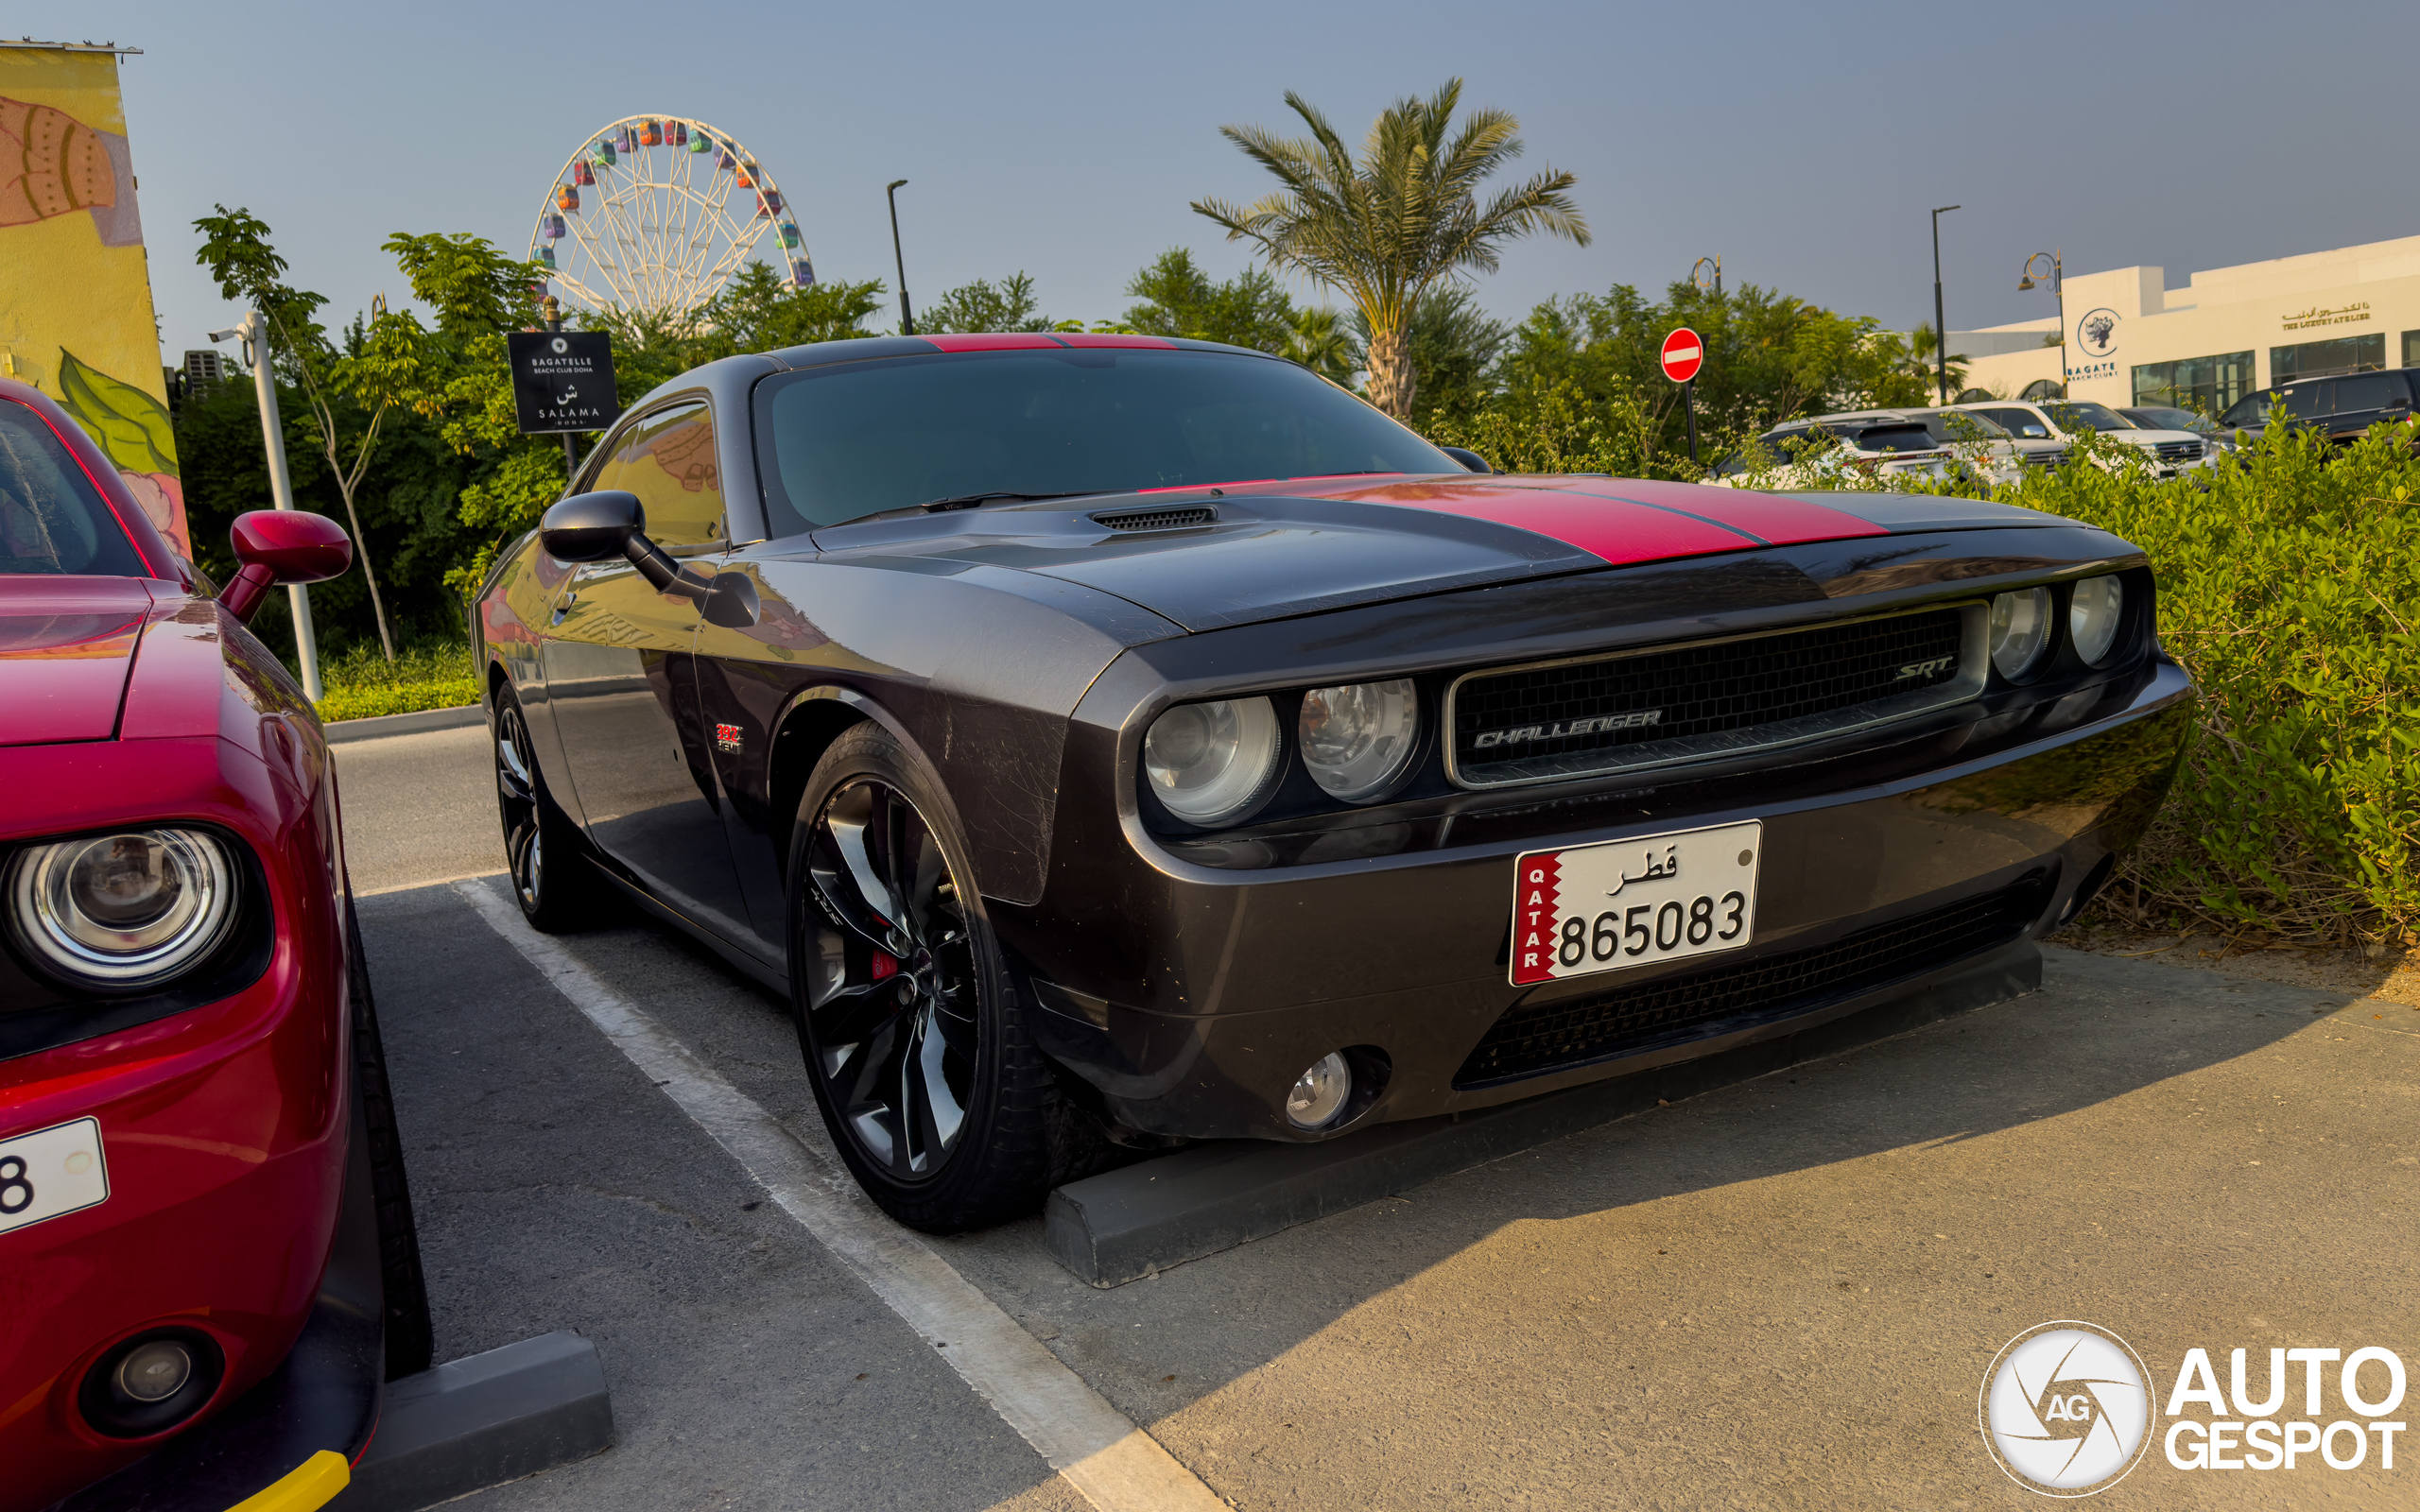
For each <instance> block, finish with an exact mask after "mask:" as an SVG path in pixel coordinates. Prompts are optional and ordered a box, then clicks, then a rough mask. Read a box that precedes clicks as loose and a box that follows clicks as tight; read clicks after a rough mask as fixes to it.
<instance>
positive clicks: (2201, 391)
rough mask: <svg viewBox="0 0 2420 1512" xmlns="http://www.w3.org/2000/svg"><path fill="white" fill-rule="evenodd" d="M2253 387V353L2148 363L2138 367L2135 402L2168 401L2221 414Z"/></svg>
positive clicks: (2209, 412)
mask: <svg viewBox="0 0 2420 1512" xmlns="http://www.w3.org/2000/svg"><path fill="white" fill-rule="evenodd" d="M2252 387H2253V386H2252V353H2251V352H2221V353H2220V354H2219V355H2217V356H2215V357H2186V358H2184V359H2182V360H2180V361H2177V362H2147V363H2145V364H2143V365H2142V366H2141V367H2139V368H2137V369H2135V404H2168V405H2173V406H2175V407H2177V408H2180V409H2190V410H2194V411H2196V412H2198V413H2200V414H2204V415H2215V414H2217V413H2218V412H2219V411H2221V410H2222V409H2224V408H2226V407H2227V406H2228V405H2229V404H2234V403H2235V402H2236V401H2237V400H2238V399H2241V398H2242V397H2243V396H2244V395H2246V394H2248V393H2250V392H2252Z"/></svg>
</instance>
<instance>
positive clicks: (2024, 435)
mask: <svg viewBox="0 0 2420 1512" xmlns="http://www.w3.org/2000/svg"><path fill="white" fill-rule="evenodd" d="M1971 413H1973V414H1977V415H1982V416H1985V417H1986V418H1988V419H1990V420H1992V421H1996V422H1997V423H1998V424H2000V425H2002V426H2005V427H2007V430H2008V433H2009V434H2010V435H2011V436H2014V437H2017V438H2020V439H2023V440H2029V441H2042V440H2048V439H2049V437H2050V427H2048V425H2045V424H2043V423H2042V418H2041V417H2040V416H2038V415H2036V414H2034V413H2033V411H2031V410H2030V409H1979V410H1974V411H1971Z"/></svg>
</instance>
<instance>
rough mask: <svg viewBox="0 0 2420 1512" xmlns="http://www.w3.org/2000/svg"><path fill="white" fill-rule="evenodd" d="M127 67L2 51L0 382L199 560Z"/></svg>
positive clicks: (88, 56)
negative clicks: (46, 400) (160, 323)
mask: <svg viewBox="0 0 2420 1512" xmlns="http://www.w3.org/2000/svg"><path fill="white" fill-rule="evenodd" d="M117 69H118V60H117V58H116V56H115V55H114V54H112V53H106V52H68V51H64V50H62V49H60V48H57V47H27V46H21V45H18V44H15V43H0V377H9V378H15V379H18V380H20V381H22V382H25V383H29V384H32V385H33V386H34V387H37V388H40V389H41V390H42V391H43V393H45V394H48V395H49V396H50V397H51V398H53V399H55V400H57V401H59V403H60V404H61V406H62V407H63V408H65V409H66V411H67V413H69V414H70V415H73V416H74V417H76V421H77V422H78V424H80V425H82V426H83V427H84V429H85V430H86V431H88V432H89V433H91V435H92V438H93V440H94V442H95V444H96V445H98V446H99V447H100V449H101V451H102V452H103V453H104V454H106V455H108V457H109V459H110V460H111V461H112V463H114V464H115V465H116V467H117V470H118V473H119V475H120V476H122V477H124V478H125V479H126V484H127V487H128V488H129V489H130V490H133V492H134V497H135V499H136V500H137V501H138V502H139V503H141V504H142V506H143V508H144V511H145V512H146V513H147V514H149V515H150V516H151V523H152V524H156V525H158V526H159V527H160V529H161V531H162V532H163V533H164V535H166V536H167V538H168V539H169V541H172V542H174V544H175V546H176V548H177V550H178V551H179V552H181V553H182V554H183V555H185V556H186V557H191V556H192V555H193V545H192V541H191V538H190V537H189V536H188V535H187V533H186V530H185V506H184V485H183V483H182V480H181V479H180V477H179V473H178V469H177V441H176V436H175V433H174V431H173V430H172V429H171V428H170V425H169V423H168V403H167V401H168V390H167V385H166V383H165V380H164V376H163V374H162V372H161V370H160V340H159V335H158V332H157V328H156V326H155V323H154V321H153V319H152V314H151V276H150V267H149V265H148V264H147V262H146V261H145V256H144V250H143V221H142V217H141V216H140V215H138V214H137V213H136V211H135V204H134V167H133V159H132V157H131V156H130V154H129V152H128V150H127V143H126V110H125V106H124V104H123V102H122V100H121V97H120V95H119V94H118V80H117Z"/></svg>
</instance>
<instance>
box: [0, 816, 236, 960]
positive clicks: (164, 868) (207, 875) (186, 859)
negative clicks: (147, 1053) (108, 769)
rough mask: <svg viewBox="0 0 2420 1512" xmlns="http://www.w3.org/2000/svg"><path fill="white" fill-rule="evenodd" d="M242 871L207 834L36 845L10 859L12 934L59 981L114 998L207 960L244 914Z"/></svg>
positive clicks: (146, 833)
mask: <svg viewBox="0 0 2420 1512" xmlns="http://www.w3.org/2000/svg"><path fill="white" fill-rule="evenodd" d="M235 893H236V881H235V868H234V866H233V863H232V862H231V861H230V860H229V858H228V855H227V850H226V847H225V846H224V845H222V844H221V843H220V842H219V841H217V840H216V839H214V838H212V837H211V836H210V835H208V834H205V833H202V832H200V831H199V830H128V831H122V832H120V833H116V834H103V835H86V836H84V837H83V838H81V839H76V840H62V841H59V842H56V843H54V844H50V845H33V846H27V847H26V848H25V849H23V850H21V851H18V852H17V854H16V856H15V858H14V859H13V860H11V861H10V862H9V933H10V934H11V935H13V936H16V939H17V942H18V944H19V945H20V946H22V947H24V948H25V950H26V952H27V953H29V954H32V955H33V956H34V957H35V959H36V960H38V961H39V962H40V963H41V964H42V965H43V966H45V967H47V968H49V969H50V970H51V971H55V972H57V973H58V974H59V975H61V976H63V977H66V978H68V979H70V980H72V981H75V982H78V983H81V984H82V985H84V986H86V987H89V988H98V989H100V990H103V991H110V992H127V991H133V990H136V989H138V988H147V987H152V986H155V985H157V984H159V983H162V982H164V981H166V980H167V979H168V978H170V977H172V976H175V975H176V974H177V973H179V972H180V971H184V970H186V969H187V968H188V967H191V966H193V965H195V964H196V963H197V962H199V961H200V960H201V959H203V958H204V957H205V956H207V955H208V954H210V953H211V951H212V949H213V948H214V947H216V945H217V944H218V942H219V941H220V940H222V939H224V938H225V937H226V936H227V929H228V926H229V925H230V924H232V923H233V921H234V918H235Z"/></svg>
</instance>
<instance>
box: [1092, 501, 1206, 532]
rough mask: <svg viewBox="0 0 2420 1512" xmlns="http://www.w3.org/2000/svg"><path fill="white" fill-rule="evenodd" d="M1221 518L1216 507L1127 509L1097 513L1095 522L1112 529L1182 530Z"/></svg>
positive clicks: (1093, 518)
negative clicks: (1188, 526) (1109, 512)
mask: <svg viewBox="0 0 2420 1512" xmlns="http://www.w3.org/2000/svg"><path fill="white" fill-rule="evenodd" d="M1218 518H1219V511H1218V510H1216V509H1212V508H1208V507H1196V508H1191V509H1125V510H1120V511H1117V512H1115V513H1111V514H1097V515H1094V516H1093V517H1092V521H1093V524H1097V525H1101V526H1105V527H1106V528H1108V529H1111V530H1182V529H1184V527H1185V526H1187V525H1206V524H1211V523H1212V522H1213V521H1215V520H1217V519H1218Z"/></svg>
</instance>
